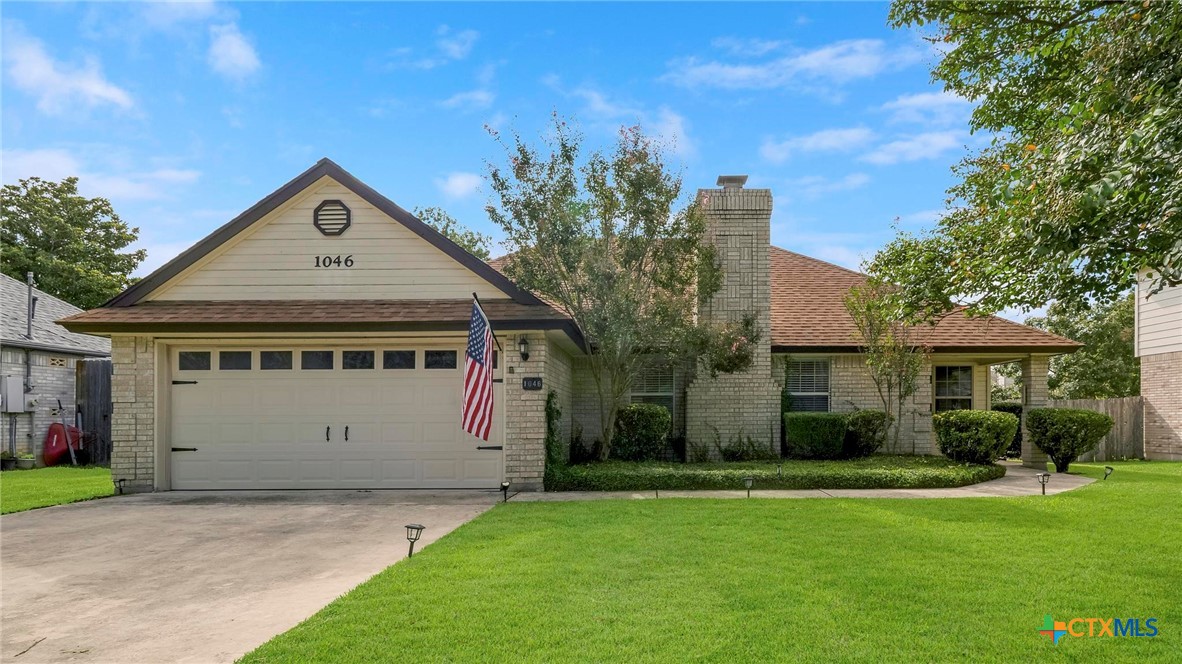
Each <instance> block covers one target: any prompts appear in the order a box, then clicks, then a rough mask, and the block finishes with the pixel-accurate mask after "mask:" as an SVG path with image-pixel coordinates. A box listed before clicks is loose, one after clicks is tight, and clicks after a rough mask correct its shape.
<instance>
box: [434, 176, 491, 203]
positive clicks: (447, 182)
mask: <svg viewBox="0 0 1182 664" xmlns="http://www.w3.org/2000/svg"><path fill="white" fill-rule="evenodd" d="M480 183H481V179H480V176H479V175H477V174H475V173H464V172H454V173H448V174H447V177H445V178H436V180H435V186H436V187H438V188H439V191H442V192H443V195H445V196H447V197H448V198H467V197H469V196H471V195H473V194H475V193H476V192H478V191H480Z"/></svg>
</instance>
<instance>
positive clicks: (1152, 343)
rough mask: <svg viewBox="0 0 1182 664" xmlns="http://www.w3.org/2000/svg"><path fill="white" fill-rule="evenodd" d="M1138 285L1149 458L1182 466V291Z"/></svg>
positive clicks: (1138, 346)
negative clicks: (1156, 291)
mask: <svg viewBox="0 0 1182 664" xmlns="http://www.w3.org/2000/svg"><path fill="white" fill-rule="evenodd" d="M1149 293H1150V280H1149V278H1148V275H1147V273H1144V272H1143V273H1142V274H1141V278H1140V279H1139V280H1138V283H1137V297H1136V301H1135V302H1136V304H1135V306H1136V313H1135V321H1136V323H1135V326H1134V329H1135V334H1134V341H1133V343H1134V349H1133V350H1134V354H1135V355H1136V356H1137V357H1138V358H1140V359H1141V400H1142V408H1143V409H1144V420H1143V422H1144V427H1145V429H1144V431H1145V434H1144V436H1145V441H1144V442H1145V458H1146V459H1161V460H1166V461H1182V286H1170V287H1167V288H1165V289H1163V290H1162V291H1160V292H1158V293H1154V294H1153V295H1150V294H1149Z"/></svg>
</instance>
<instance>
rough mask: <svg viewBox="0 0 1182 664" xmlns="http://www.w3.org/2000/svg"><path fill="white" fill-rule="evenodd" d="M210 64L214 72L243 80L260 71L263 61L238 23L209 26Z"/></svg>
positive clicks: (236, 79) (235, 79)
mask: <svg viewBox="0 0 1182 664" xmlns="http://www.w3.org/2000/svg"><path fill="white" fill-rule="evenodd" d="M209 37H210V42H209V57H208V60H209V66H210V67H212V68H213V70H214V72H216V73H218V74H220V75H222V76H225V77H226V78H228V79H231V80H234V81H242V80H244V79H245V78H247V77H249V76H250V75H251V74H253V73H255V72H256V71H258V69H259V67H260V66H262V63H261V62H259V56H258V53H257V52H256V51H255V50H254V46H252V45H251V43H250V42H249V41H247V39H246V37H245V36H244V35H243V34H242V32H241V31H240V30H239V29H238V25H237V24H236V23H226V24H224V25H211V26H210V27H209Z"/></svg>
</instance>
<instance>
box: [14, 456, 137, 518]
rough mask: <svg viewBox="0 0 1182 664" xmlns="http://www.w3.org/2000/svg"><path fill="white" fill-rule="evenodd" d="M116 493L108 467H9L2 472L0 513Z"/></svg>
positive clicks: (73, 501)
mask: <svg viewBox="0 0 1182 664" xmlns="http://www.w3.org/2000/svg"><path fill="white" fill-rule="evenodd" d="M114 492H115V488H114V485H113V484H112V483H111V471H110V469H108V468H99V467H83V468H73V467H70V466H54V467H53V468H36V469H33V470H7V471H4V472H2V473H0V514H8V513H10V512H23V511H25V510H31V509H36V508H38V507H49V506H50V505H64V504H66V503H76V502H78V501H79V500H90V499H91V498H103V497H105V496H109V495H111V494H112V493H114Z"/></svg>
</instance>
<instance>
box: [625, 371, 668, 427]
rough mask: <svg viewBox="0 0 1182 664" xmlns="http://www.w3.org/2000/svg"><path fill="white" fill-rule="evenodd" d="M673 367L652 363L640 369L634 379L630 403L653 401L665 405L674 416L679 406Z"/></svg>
mask: <svg viewBox="0 0 1182 664" xmlns="http://www.w3.org/2000/svg"><path fill="white" fill-rule="evenodd" d="M675 382H676V381H675V379H674V377H673V367H671V366H669V365H667V364H651V365H649V366H646V367H644V368H643V369H641V370H640V373H639V374H638V375H637V376H636V378H635V379H634V380H633V381H632V392H631V394H630V395H629V401H630V403H652V404H657V405H658V406H664V407H665V410H667V411H669V415H670V416H672V415H673V413H674V410H676V408H677V399H676V398H675V394H676V391H675Z"/></svg>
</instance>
